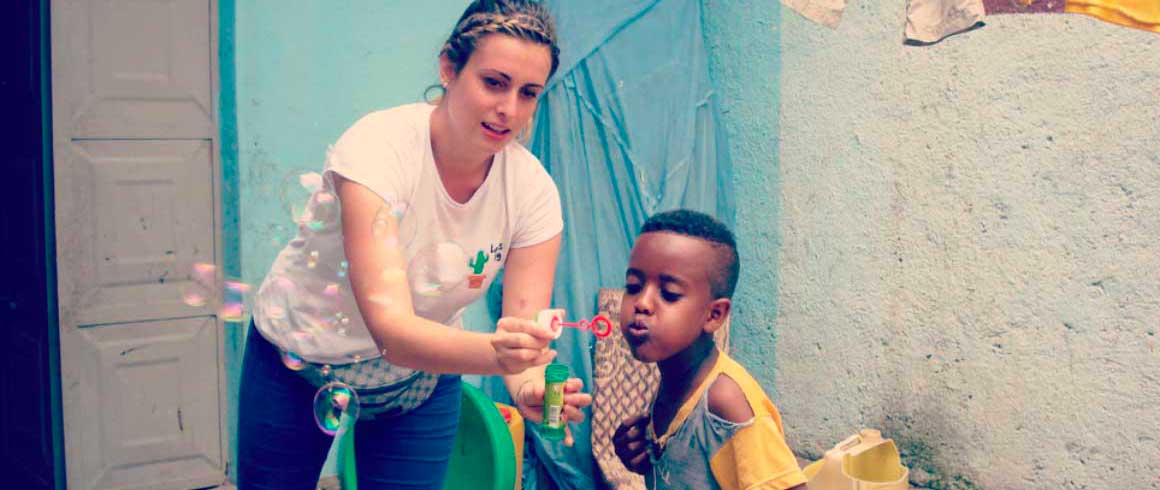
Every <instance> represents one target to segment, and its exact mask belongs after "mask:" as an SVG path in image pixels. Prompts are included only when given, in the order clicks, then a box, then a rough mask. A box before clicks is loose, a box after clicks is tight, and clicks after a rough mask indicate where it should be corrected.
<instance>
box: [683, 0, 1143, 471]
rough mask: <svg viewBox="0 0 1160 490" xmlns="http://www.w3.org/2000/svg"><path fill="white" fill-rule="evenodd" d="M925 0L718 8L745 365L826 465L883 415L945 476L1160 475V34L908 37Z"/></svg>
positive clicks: (709, 15) (729, 0)
mask: <svg viewBox="0 0 1160 490" xmlns="http://www.w3.org/2000/svg"><path fill="white" fill-rule="evenodd" d="M905 7H906V3H905V1H904V0H887V1H881V2H871V1H861V2H851V5H850V7H849V8H848V10H847V12H846V15H845V18H844V19H843V21H842V24H841V26H840V27H839V29H838V30H837V31H830V30H828V29H825V28H822V27H819V26H816V25H814V24H811V23H809V22H807V21H805V20H803V19H802V18H800V17H798V16H797V15H796V14H794V13H792V12H790V11H788V10H786V11H784V12H782V11H781V9H780V8H779V6H778V5H776V4H774V3H770V2H757V1H749V0H705V21H706V22H705V23H706V40H707V44H708V46H709V48H710V53H711V55H712V65H711V66H712V69H713V74H714V77H715V82H716V83H717V86H718V89H719V93H718V95H719V96H720V97H721V101H722V107H723V110H724V114H723V115H722V118H723V123H724V126H725V128H726V130H727V132H728V134H729V137H730V150H731V152H732V157H733V161H734V165H735V169H736V175H737V180H736V186H737V187H736V191H737V197H738V203H739V210H738V216H737V226H736V228H737V234H738V237H739V239H740V242H741V247H742V260H743V261H744V266H743V268H744V270H743V273H742V285H741V287H740V288H739V293H738V296H737V298H735V299H736V312H737V317H736V320H737V321H736V323H735V325H736V326H735V328H737V331H736V335H738V337H735V338H738V339H745V341H744V342H737V343H736V344H735V346H736V349H737V354H738V357H739V358H740V359H741V360H742V361H743V362H745V363H746V364H747V365H748V366H749V367H750V369H751V371H753V372H754V374H755V375H756V376H757V377H758V378H759V379H761V380H762V381H763V382H764V383H765V384H766V386H767V387H770V388H775V391H776V392H777V394H776V399H777V403H778V405H779V407H780V408H781V410H782V414H783V416H784V420H785V427H786V430H787V433H788V435H789V439H790V443H791V445H792V446H793V447H794V448H795V449H796V450H797V451H798V452H800V453H802V454H803V455H805V456H808V457H818V456H820V454H821V453H822V451H824V450H825V449H826V448H827V447H829V446H830V445H831V444H833V443H834V442H836V441H837V440H840V439H841V438H843V437H845V436H846V435H849V434H851V433H853V432H854V431H855V430H857V429H858V428H860V427H878V428H881V429H883V430H884V431H885V432H886V435H888V436H890V437H893V438H895V439H896V440H897V441H898V443H899V444H900V446H901V448H902V451H903V453H904V457H905V458H906V462H907V464H908V465H909V466H911V467H912V470H914V471H915V475H914V476H915V477H916V478H915V479H916V480H918V482H919V483H923V484H924V486H928V487H932V488H989V489H1007V488H1011V489H1024V488H1052V489H1055V488H1076V489H1078V488H1092V489H1096V488H1131V489H1143V488H1160V446H1158V443H1157V440H1158V439H1160V421H1158V420H1157V419H1158V417H1157V415H1158V414H1160V411H1158V410H1157V409H1156V408H1155V407H1157V406H1160V384H1158V383H1157V381H1158V378H1160V374H1158V373H1160V354H1157V352H1156V344H1157V338H1156V331H1157V330H1160V258H1158V257H1160V254H1158V252H1160V245H1157V243H1156V239H1157V238H1160V191H1158V190H1157V189H1160V68H1158V67H1160V36H1156V35H1155V34H1150V33H1145V32H1138V31H1133V30H1130V29H1126V28H1122V27H1116V26H1112V25H1109V24H1104V23H1101V22H1099V21H1096V20H1093V19H1089V18H1086V17H1082V16H1076V15H1056V16H1022V17H1021V16H1007V17H992V18H991V19H988V24H989V25H988V26H986V27H985V28H983V29H982V30H979V31H976V32H973V33H969V34H966V35H963V36H958V37H954V38H951V39H949V40H947V41H944V42H943V43H942V44H939V45H936V46H932V47H925V48H914V47H904V46H902V44H901V32H902V26H903V21H904V19H903V15H904V11H905ZM773 291H777V293H776V294H775V293H774V292H773Z"/></svg>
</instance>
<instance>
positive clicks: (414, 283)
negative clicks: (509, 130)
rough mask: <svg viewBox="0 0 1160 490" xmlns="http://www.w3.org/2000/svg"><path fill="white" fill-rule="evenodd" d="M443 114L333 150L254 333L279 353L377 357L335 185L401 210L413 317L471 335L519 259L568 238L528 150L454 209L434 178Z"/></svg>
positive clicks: (507, 153) (508, 159) (513, 151)
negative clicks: (509, 264) (353, 283)
mask: <svg viewBox="0 0 1160 490" xmlns="http://www.w3.org/2000/svg"><path fill="white" fill-rule="evenodd" d="M433 109H434V106H432V105H430V104H424V103H420V104H411V105H404V106H400V107H396V108H393V109H388V110H383V111H378V112H373V113H371V114H368V115H366V116H365V117H363V118H362V119H361V120H359V121H358V122H357V123H355V124H354V125H353V126H351V127H350V129H348V130H347V131H346V133H344V134H343V135H342V137H341V138H339V140H338V142H337V143H335V144H334V146H333V147H332V148H331V149H330V152H329V154H328V155H327V160H326V169H325V171H324V173H323V175H322V179H321V182H320V183H319V188H318V190H317V191H316V192H314V194H313V195H312V196H311V199H310V202H309V204H308V205H307V207H306V211H305V213H303V215H302V216H301V217H300V219H299V232H298V235H297V236H296V237H295V238H294V239H293V240H291V241H290V243H289V244H288V245H287V246H286V247H285V248H284V249H282V252H281V253H279V254H278V258H277V259H275V260H274V264H273V265H272V266H271V268H270V272H269V274H267V276H266V279H265V281H263V283H262V286H261V288H260V289H259V290H258V294H257V295H256V297H255V302H254V303H255V304H254V319H255V322H256V324H257V327H258V330H259V331H260V332H261V333H262V336H263V337H265V338H266V339H267V340H269V341H270V342H271V343H273V344H274V345H276V346H278V347H279V348H281V349H282V350H284V351H289V352H293V353H295V354H297V355H299V356H301V357H302V358H303V359H305V360H307V361H311V362H316V363H325V364H345V363H350V362H357V361H359V360H364V359H371V358H375V357H379V350H378V349H377V348H376V347H375V343H374V341H373V340H372V339H371V337H370V333H369V332H368V331H367V327H366V324H365V323H363V320H362V317H361V315H360V314H359V311H358V306H357V305H356V303H355V299H354V295H353V293H352V292H351V287H350V281H349V279H348V278H347V277H346V268H347V262H346V257H345V256H344V253H343V244H342V224H341V223H340V218H341V213H340V212H339V202H338V200H337V198H336V197H335V196H336V191H335V187H334V181H335V178H334V176H335V174H338V175H341V176H343V177H345V178H347V179H349V180H352V181H354V182H358V183H359V184H362V185H363V186H365V187H367V188H368V189H370V190H371V191H373V192H375V193H376V194H378V195H379V196H380V197H382V198H383V200H385V201H386V202H387V203H388V204H391V205H392V208H391V209H392V210H393V214H395V216H396V217H397V218H399V219H400V221H399V237H398V240H399V244H400V246H402V248H403V251H404V254H405V257H406V259H407V264H408V265H407V279H408V281H409V282H410V285H411V295H412V302H413V305H414V308H415V313H416V314H417V315H419V316H421V317H423V318H426V319H429V320H432V321H436V322H439V323H443V324H445V325H449V326H454V327H460V328H462V324H461V319H460V316H461V314H462V312H463V308H464V307H465V306H467V305H468V304H470V303H471V302H473V301H475V300H476V299H477V298H479V296H480V295H482V294H483V293H484V292H485V291H487V288H488V286H489V285H490V284H491V282H492V280H493V279H494V278H495V276H496V273H497V272H499V270H500V269H501V268H502V267H503V264H504V262H505V261H506V260H507V254H508V252H509V251H510V250H511V249H513V248H521V247H528V246H531V245H535V244H538V243H541V242H544V241H546V240H548V239H551V238H553V237H555V236H556V235H558V234H559V233H560V232H561V231H562V230H563V228H564V222H563V219H562V217H561V211H560V196H559V192H558V191H557V189H556V184H555V183H554V182H553V181H552V178H551V176H549V175H548V173H547V171H545V170H544V168H543V166H542V165H541V164H540V161H539V160H538V159H536V157H535V156H533V155H532V154H531V153H530V152H528V150H527V149H526V148H524V147H523V146H521V145H519V144H518V143H514V142H513V143H511V144H509V145H507V146H506V147H505V148H504V149H503V150H501V151H500V152H499V153H498V154H496V155H495V159H494V160H493V163H492V166H491V170H490V171H489V172H488V174H487V177H486V179H485V180H484V182H483V184H482V185H481V186H480V187H479V189H478V190H476V192H475V194H474V195H472V197H471V199H470V200H469V201H468V202H466V203H462V204H461V203H458V202H455V201H454V200H453V199H452V198H451V196H449V195H448V194H447V190H446V189H445V188H444V187H443V182H442V181H441V180H440V178H439V173H438V171H437V170H436V169H435V160H434V157H433V155H432V151H431V130H430V117H431V112H432V110H433ZM384 347H388V348H389V346H384Z"/></svg>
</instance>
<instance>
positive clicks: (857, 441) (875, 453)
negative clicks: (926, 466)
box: [804, 429, 910, 490]
mask: <svg viewBox="0 0 1160 490" xmlns="http://www.w3.org/2000/svg"><path fill="white" fill-rule="evenodd" d="M804 472H805V474H806V478H807V479H808V480H809V483H808V486H809V487H810V490H907V489H908V488H910V486H909V485H910V484H909V482H908V481H907V477H908V476H909V474H910V471H909V470H907V468H906V467H905V466H902V458H901V457H899V455H898V447H896V446H895V445H894V441H893V440H891V439H883V438H882V433H881V432H879V431H877V430H874V429H862V430H861V431H859V432H858V433H857V434H855V435H852V436H850V437H848V438H846V440H844V441H842V442H840V443H838V445H836V446H834V448H833V449H830V450H829V451H826V455H825V456H823V457H822V459H819V460H817V461H814V462H813V463H811V464H810V465H809V466H806V469H805V471H804Z"/></svg>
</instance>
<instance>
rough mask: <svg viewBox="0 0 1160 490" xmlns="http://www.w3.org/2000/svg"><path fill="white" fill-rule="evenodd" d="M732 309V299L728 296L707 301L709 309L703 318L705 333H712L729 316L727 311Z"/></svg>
mask: <svg viewBox="0 0 1160 490" xmlns="http://www.w3.org/2000/svg"><path fill="white" fill-rule="evenodd" d="M732 310H733V300H731V299H729V298H717V299H715V300H713V302H712V303H709V310H708V315H707V318H705V326H704V327H703V330H704V332H705V333H710V334H711V333H714V332H716V331H717V330H718V329H720V328H721V326H722V325H724V324H725V319H726V318H729V312H730V311H732Z"/></svg>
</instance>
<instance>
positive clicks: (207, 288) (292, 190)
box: [182, 172, 469, 436]
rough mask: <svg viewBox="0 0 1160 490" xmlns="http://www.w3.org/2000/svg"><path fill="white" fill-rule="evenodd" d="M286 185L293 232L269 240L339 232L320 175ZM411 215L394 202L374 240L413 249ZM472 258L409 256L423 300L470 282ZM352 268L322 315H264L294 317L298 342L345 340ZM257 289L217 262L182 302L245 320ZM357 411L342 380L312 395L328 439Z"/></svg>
mask: <svg viewBox="0 0 1160 490" xmlns="http://www.w3.org/2000/svg"><path fill="white" fill-rule="evenodd" d="M281 183H282V185H281V187H280V188H279V190H278V195H279V201H280V205H281V209H282V210H283V212H284V213H286V214H287V215H289V217H290V222H291V223H292V225H291V226H287V225H286V224H284V223H285V222H282V223H276V224H273V225H271V226H270V228H269V230H270V233H269V234H270V235H271V236H270V243H271V244H272V245H274V246H276V247H282V246H284V245H283V243H284V242H285V241H286V240H288V242H286V243H288V245H289V246H291V247H305V246H307V244H308V243H309V240H307V239H306V237H308V236H309V235H310V234H312V233H319V232H325V231H327V230H329V229H331V227H335V226H340V223H339V213H340V206H339V201H338V198H337V196H336V195H335V194H334V193H333V192H332V191H331V190H329V189H327V186H326V185H325V183H324V180H323V177H322V176H321V175H319V174H318V173H315V172H307V173H299V172H295V173H292V174H288V175H286V176H285V177H284V178H282V179H281ZM409 211H410V205H409V203H407V202H406V201H404V200H397V199H388V200H387V201H386V202H385V204H384V206H383V207H382V208H381V209H380V210H379V211H378V213H376V216H375V218H374V222H373V223H372V232H373V234H374V236H375V238H376V239H378V240H379V241H380V242H381V243H383V244H384V245H386V246H389V247H400V248H401V249H405V248H407V247H409V246H410V245H411V242H412V241H413V240H414V239H415V237H416V236H417V235H418V233H417V227H418V223H417V220H415V219H413V218H412V219H404V218H405V217H406V216H407V213H408V212H409ZM291 229H294V230H296V234H295V235H296V236H293V237H287V236H286V235H287V234H288V233H289V232H290V230H291ZM304 255H305V258H306V266H307V268H309V269H315V268H317V267H319V265H320V264H322V263H333V262H330V261H328V260H327V259H328V257H323V256H322V254H321V253H320V251H319V250H306V251H304ZM468 260H469V258H468V255H467V253H466V252H465V251H464V250H463V247H461V246H460V245H458V244H457V243H454V242H445V243H439V244H432V245H428V246H425V247H423V248H421V249H420V250H419V251H418V252H416V253H415V254H414V256H412V257H411V260H410V261H408V266H407V269H406V271H405V274H406V277H407V279H408V281H409V285H410V287H411V289H412V290H413V291H415V292H417V293H418V295H419V296H420V297H427V298H432V297H438V296H441V295H443V294H445V293H446V292H447V291H449V290H451V289H453V288H456V287H459V286H460V285H461V284H463V282H464V281H465V280H466V278H467V275H466V273H465V270H466V268H467V263H468ZM349 268H350V264H349V263H348V262H347V261H346V260H340V261H339V262H338V266H337V268H336V270H335V271H334V272H335V277H334V278H333V279H332V280H331V281H330V282H328V283H326V284H325V286H324V287H323V289H322V297H323V299H324V300H325V301H323V304H324V306H323V307H322V308H321V311H308V310H303V309H301V308H296V309H295V310H294V311H293V313H291V312H290V311H287V310H288V308H289V307H288V306H287V305H279V304H262V305H261V308H262V312H261V314H262V316H263V317H264V318H267V319H269V320H273V321H278V320H283V321H284V320H287V317H288V316H289V315H291V314H293V315H294V316H295V317H294V323H295V324H296V325H299V326H300V327H299V330H298V331H295V332H292V333H291V334H290V335H291V336H292V337H294V336H297V337H298V339H296V340H305V339H308V338H310V337H313V336H316V335H318V334H320V333H322V332H324V331H332V332H334V333H336V334H338V335H347V334H348V333H349V329H350V323H351V319H350V318H349V316H347V314H345V313H343V312H341V311H339V308H338V307H337V306H338V304H339V303H340V300H341V298H342V297H343V296H344V291H343V290H342V288H343V287H346V284H347V280H346V278H347V274H348V273H349ZM401 274H404V271H403V270H402V269H399V268H392V269H391V270H387V271H384V272H383V274H382V275H383V277H384V278H386V277H388V276H389V275H401ZM265 287H267V288H272V289H273V291H271V293H272V294H271V295H270V296H271V297H275V298H277V297H284V298H292V297H294V296H295V295H296V294H301V293H300V292H299V291H297V290H296V289H297V286H296V285H295V284H294V281H292V280H290V279H288V278H286V277H281V276H279V277H272V278H270V279H269V280H268V282H267V284H266V286H265ZM252 291H253V287H252V286H251V285H249V284H247V283H244V282H242V281H239V280H236V279H229V278H226V277H224V276H223V274H222V273H221V270H220V269H219V267H218V266H217V265H215V264H211V263H195V264H193V266H192V268H191V271H190V275H189V281H187V282H186V284H185V287H183V288H182V301H183V302H184V303H185V304H187V305H189V306H191V307H197V308H204V307H206V306H211V307H214V308H216V311H217V314H218V316H219V317H220V318H221V319H222V320H224V321H227V322H244V321H246V317H247V315H248V314H249V313H250V309H251V308H250V306H249V305H250V303H251V301H250V296H251V292H252ZM370 299H371V301H373V302H375V303H378V304H383V305H386V304H389V303H390V301H391V299H390V298H389V297H386V296H382V297H378V296H376V297H372V298H370ZM281 358H282V364H283V365H285V366H286V368H287V369H290V370H292V371H301V370H303V369H306V368H307V367H308V366H309V365H310V363H309V362H308V361H306V360H305V359H303V358H302V357H301V356H299V355H298V354H296V353H294V352H290V351H285V352H282V354H281ZM353 361H354V362H361V361H362V359H361V358H360V357H359V356H354V357H353ZM330 371H331V369H330V366H328V365H324V366H321V367H320V368H319V372H320V373H321V374H322V375H323V377H325V378H329V376H330ZM358 412H359V399H358V392H357V391H356V390H355V389H354V388H352V387H350V386H349V385H347V384H345V383H343V382H341V381H334V380H331V381H329V382H328V383H326V384H325V385H323V386H322V387H321V388H319V389H318V391H317V392H316V393H315V395H314V420H315V422H316V423H317V425H318V428H319V429H320V430H321V431H322V432H324V433H326V434H328V435H332V436H333V435H336V434H338V433H340V432H341V431H342V430H343V429H344V428H345V427H347V426H348V421H353V420H355V419H357V418H358Z"/></svg>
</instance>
